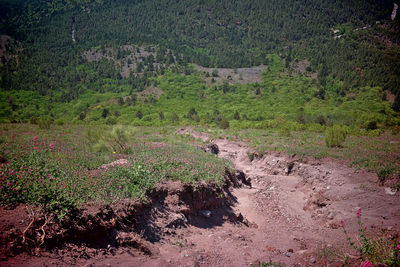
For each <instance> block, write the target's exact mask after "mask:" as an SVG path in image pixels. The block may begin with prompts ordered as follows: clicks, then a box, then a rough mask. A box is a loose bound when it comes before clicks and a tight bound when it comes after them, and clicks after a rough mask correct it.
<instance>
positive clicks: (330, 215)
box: [327, 211, 335, 220]
mask: <svg viewBox="0 0 400 267" xmlns="http://www.w3.org/2000/svg"><path fill="white" fill-rule="evenodd" d="M333 217H335V214H334V213H333V212H332V211H331V212H329V213H328V216H327V218H328V219H329V220H332V219H333Z"/></svg>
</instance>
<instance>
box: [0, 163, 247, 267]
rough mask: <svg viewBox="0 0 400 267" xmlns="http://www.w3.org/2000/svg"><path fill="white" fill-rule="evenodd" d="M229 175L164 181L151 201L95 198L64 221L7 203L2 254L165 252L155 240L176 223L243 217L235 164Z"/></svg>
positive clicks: (60, 256) (75, 257)
mask: <svg viewBox="0 0 400 267" xmlns="http://www.w3.org/2000/svg"><path fill="white" fill-rule="evenodd" d="M226 177H227V178H226V183H225V184H222V185H219V184H214V183H199V184H197V185H188V184H182V183H181V182H179V181H171V182H162V183H159V184H158V185H157V186H156V188H155V190H154V191H153V192H151V193H150V195H149V200H148V201H147V202H146V203H140V202H133V201H131V200H123V201H120V202H118V203H116V204H111V205H106V204H96V203H91V204H87V205H85V206H83V207H82V208H80V209H76V210H74V211H72V212H71V213H70V214H69V215H68V218H65V219H63V220H62V221H58V220H57V218H55V217H54V216H53V215H52V214H44V213H42V212H40V211H39V210H38V209H36V210H32V209H30V210H29V209H27V208H25V206H23V205H21V206H18V207H17V208H16V209H14V210H6V209H4V208H2V210H1V214H3V215H4V216H2V220H1V222H0V229H1V235H0V241H1V244H2V245H1V248H0V249H1V251H0V252H1V257H0V258H1V260H3V261H4V260H8V263H9V264H12V263H13V260H14V258H13V257H15V256H16V255H18V254H21V253H26V254H27V255H32V256H34V255H36V256H39V255H46V256H47V257H50V258H53V259H57V260H58V261H61V262H62V263H65V264H78V262H79V260H82V259H96V258H99V257H100V258H104V257H107V256H112V255H116V253H117V252H118V251H121V249H122V250H123V249H124V248H128V249H130V250H132V249H133V250H134V253H135V254H139V255H148V256H157V255H158V254H159V253H160V252H159V248H158V247H157V246H155V245H154V243H155V242H159V241H160V240H162V239H163V238H164V237H166V236H171V235H176V229H179V228H182V227H186V226H188V225H196V226H198V227H208V226H210V225H216V224H221V223H222V222H223V221H224V220H230V221H232V222H237V223H240V222H241V221H243V218H240V216H239V217H238V216H236V215H235V214H234V213H233V212H232V211H231V206H232V205H233V204H234V203H235V199H234V198H232V196H231V195H230V193H229V185H230V184H235V185H239V184H240V183H239V182H238V181H237V178H236V176H235V173H232V172H231V171H229V170H226ZM211 215H212V218H210V217H211ZM131 253H132V252H131ZM65 259H68V260H67V261H64V260H65ZM17 265H18V264H17Z"/></svg>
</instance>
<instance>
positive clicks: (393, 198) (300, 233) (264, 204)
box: [181, 128, 400, 266]
mask: <svg viewBox="0 0 400 267" xmlns="http://www.w3.org/2000/svg"><path fill="white" fill-rule="evenodd" d="M188 132H189V133H190V134H191V135H192V136H193V137H195V138H200V139H202V140H203V141H209V137H208V135H207V134H204V133H198V132H194V131H192V130H191V129H190V128H187V129H182V130H181V133H183V134H187V133H188ZM211 143H212V144H215V145H217V146H218V148H219V153H218V156H220V157H222V158H225V159H227V160H230V161H231V162H232V163H233V165H234V167H235V168H236V169H237V170H239V171H243V172H244V173H245V175H246V177H248V178H250V179H251V184H252V186H251V187H250V188H246V187H241V188H235V189H234V190H233V192H232V194H233V196H234V197H235V198H236V200H237V202H236V204H235V205H234V209H235V212H236V213H241V214H242V215H243V217H244V218H245V219H246V220H247V221H248V222H249V227H237V228H233V229H232V228H231V227H229V226H225V227H224V226H222V227H215V229H213V230H214V231H215V232H217V233H216V234H217V235H218V234H221V235H222V236H221V239H220V241H219V242H218V240H213V242H210V245H211V244H212V250H214V251H215V252H216V253H219V254H220V255H221V257H222V258H224V260H225V262H222V264H221V266H222V265H224V264H225V265H226V264H232V265H235V266H246V265H249V263H255V262H257V261H268V260H269V259H271V260H273V261H282V262H284V263H287V264H296V263H299V264H301V265H302V266H303V265H315V264H316V265H325V264H326V262H321V261H319V259H318V257H317V254H321V253H329V251H333V250H334V249H339V250H340V249H344V250H347V251H348V252H349V254H350V255H351V254H352V253H354V251H351V250H350V249H349V247H348V244H347V243H346V236H345V234H344V232H343V229H342V228H341V227H340V225H341V224H340V222H341V221H342V220H343V221H344V222H345V227H346V229H347V231H348V233H349V235H350V236H351V237H352V238H353V240H357V236H358V224H357V218H356V213H357V211H358V210H359V209H360V208H361V210H362V221H363V223H364V225H365V226H367V227H368V228H370V227H374V226H381V225H383V227H384V228H386V229H393V228H396V229H397V230H398V225H397V224H398V223H399V222H400V201H399V200H400V196H399V193H397V194H395V195H391V194H387V193H386V192H385V188H382V187H379V186H378V185H377V183H376V182H377V177H376V175H375V174H372V173H368V172H366V171H363V170H361V171H356V170H354V169H352V168H349V167H346V166H345V165H344V164H343V163H340V162H337V161H335V160H333V159H324V160H313V159H308V160H307V159H304V160H302V161H300V160H298V159H296V158H292V159H289V158H287V157H285V156H282V155H280V154H279V153H275V154H266V155H263V156H261V157H257V156H255V158H254V159H253V160H252V161H250V159H249V156H248V154H251V153H253V151H252V149H250V148H249V147H247V146H246V144H245V143H243V142H237V141H229V140H221V139H218V140H212V142H211ZM393 193H394V192H393ZM239 236H240V237H241V239H242V240H240V239H239V240H237V238H235V237H239ZM241 241H243V242H241ZM231 249H233V251H231ZM232 252H233V253H232ZM222 255H226V256H222ZM339 256H340V255H339ZM342 256H343V255H342ZM214 264H215V262H214Z"/></svg>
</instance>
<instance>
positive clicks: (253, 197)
mask: <svg viewBox="0 0 400 267" xmlns="http://www.w3.org/2000/svg"><path fill="white" fill-rule="evenodd" d="M180 133H182V134H186V133H189V134H191V135H192V136H194V137H196V138H200V139H202V140H204V141H210V140H209V137H208V135H207V134H204V133H196V132H193V131H192V130H191V129H190V128H185V129H181V130H180ZM216 148H217V149H216ZM204 150H206V151H210V152H213V153H218V155H219V156H220V157H223V158H226V159H228V160H230V161H231V162H232V163H233V166H234V167H235V168H236V169H237V170H238V171H237V172H236V174H233V173H230V172H228V171H227V175H226V177H227V179H226V186H225V187H224V188H219V187H218V186H216V185H212V184H200V185H198V186H197V187H195V188H193V187H191V186H187V185H182V184H180V183H178V182H169V183H165V184H160V185H158V187H157V189H156V190H155V191H154V193H153V194H152V196H151V197H150V199H151V202H150V203H147V204H145V205H141V204H138V203H132V202H130V201H122V202H121V203H118V204H115V205H112V206H101V205H95V204H92V205H87V206H86V207H85V208H83V209H82V210H80V211H79V212H77V213H76V214H75V215H74V216H72V217H71V218H70V219H69V220H67V222H66V223H64V224H61V225H60V224H55V223H49V224H47V225H46V227H45V228H44V229H45V231H46V238H45V242H44V244H42V245H41V246H40V249H35V248H36V247H38V246H39V245H40V240H41V238H42V237H43V233H42V231H40V227H41V226H42V225H43V224H44V222H45V220H44V219H43V217H42V218H41V219H38V221H37V223H36V224H33V226H32V227H31V228H30V229H29V230H28V231H27V232H26V236H27V237H28V238H29V240H30V241H29V242H31V243H29V242H28V243H29V244H28V245H26V244H25V245H24V244H22V241H21V240H22V239H21V238H22V237H21V236H22V232H23V231H24V229H26V227H27V226H28V224H29V222H30V221H31V219H30V218H29V216H28V214H27V212H26V209H25V207H23V206H19V207H17V208H15V209H14V210H4V209H2V210H1V211H0V212H1V222H0V227H1V228H0V229H1V236H0V238H1V239H0V241H1V242H0V244H3V245H2V247H1V248H2V258H1V260H2V261H0V265H1V266H21V265H29V266H43V265H57V266H60V265H61V266H62V265H65V266H66V265H69V266H70V265H79V266H81V265H82V266H249V265H250V264H252V263H258V262H268V261H269V260H272V261H274V262H279V261H281V262H284V263H286V264H300V265H301V266H327V265H330V266H340V265H341V264H342V263H343V259H344V255H345V254H349V255H350V259H352V260H353V263H354V264H356V263H357V256H356V255H355V254H356V253H355V252H354V251H353V250H351V249H350V247H349V245H348V244H347V241H346V236H345V234H344V231H343V229H342V228H341V226H340V221H341V220H343V221H344V223H345V227H346V229H347V232H348V235H349V236H350V237H351V238H352V239H353V240H355V241H357V240H358V239H359V237H358V225H357V217H356V213H357V211H358V210H359V209H360V208H361V210H362V220H363V223H364V225H365V226H367V227H368V229H371V230H372V231H375V230H376V229H378V228H383V229H389V230H390V231H398V230H399V229H398V227H399V226H398V225H397V223H399V222H400V201H399V200H400V194H399V193H398V192H397V193H396V194H395V195H389V194H386V193H385V190H384V188H383V187H379V186H378V185H377V177H376V175H375V174H372V173H368V172H366V171H363V170H359V171H356V170H354V169H351V168H349V167H346V166H345V165H344V164H342V163H340V162H338V161H336V160H333V159H323V160H315V159H301V160H300V159H297V158H296V157H293V158H287V157H286V156H284V155H281V154H279V153H270V154H264V155H257V154H254V159H253V160H252V161H250V160H249V156H248V154H252V153H254V151H252V150H251V149H250V148H249V147H247V146H246V144H244V143H241V142H236V141H228V140H213V141H212V145H207V147H205V148H204ZM250 179H251V183H249V180H250ZM222 196H224V197H223V198H222ZM206 211H210V212H211V214H210V216H209V217H208V216H207V215H209V214H207V212H206ZM368 231H370V230H368ZM357 237H358V238H357ZM23 251H25V252H23ZM21 252H23V253H21ZM6 253H7V254H6ZM6 255H8V256H6Z"/></svg>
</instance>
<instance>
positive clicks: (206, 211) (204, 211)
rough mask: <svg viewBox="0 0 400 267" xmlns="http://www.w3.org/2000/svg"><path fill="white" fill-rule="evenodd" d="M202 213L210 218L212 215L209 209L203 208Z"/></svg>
mask: <svg viewBox="0 0 400 267" xmlns="http://www.w3.org/2000/svg"><path fill="white" fill-rule="evenodd" d="M200 215H201V216H203V217H205V218H210V217H211V211H209V210H201V211H200Z"/></svg>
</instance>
